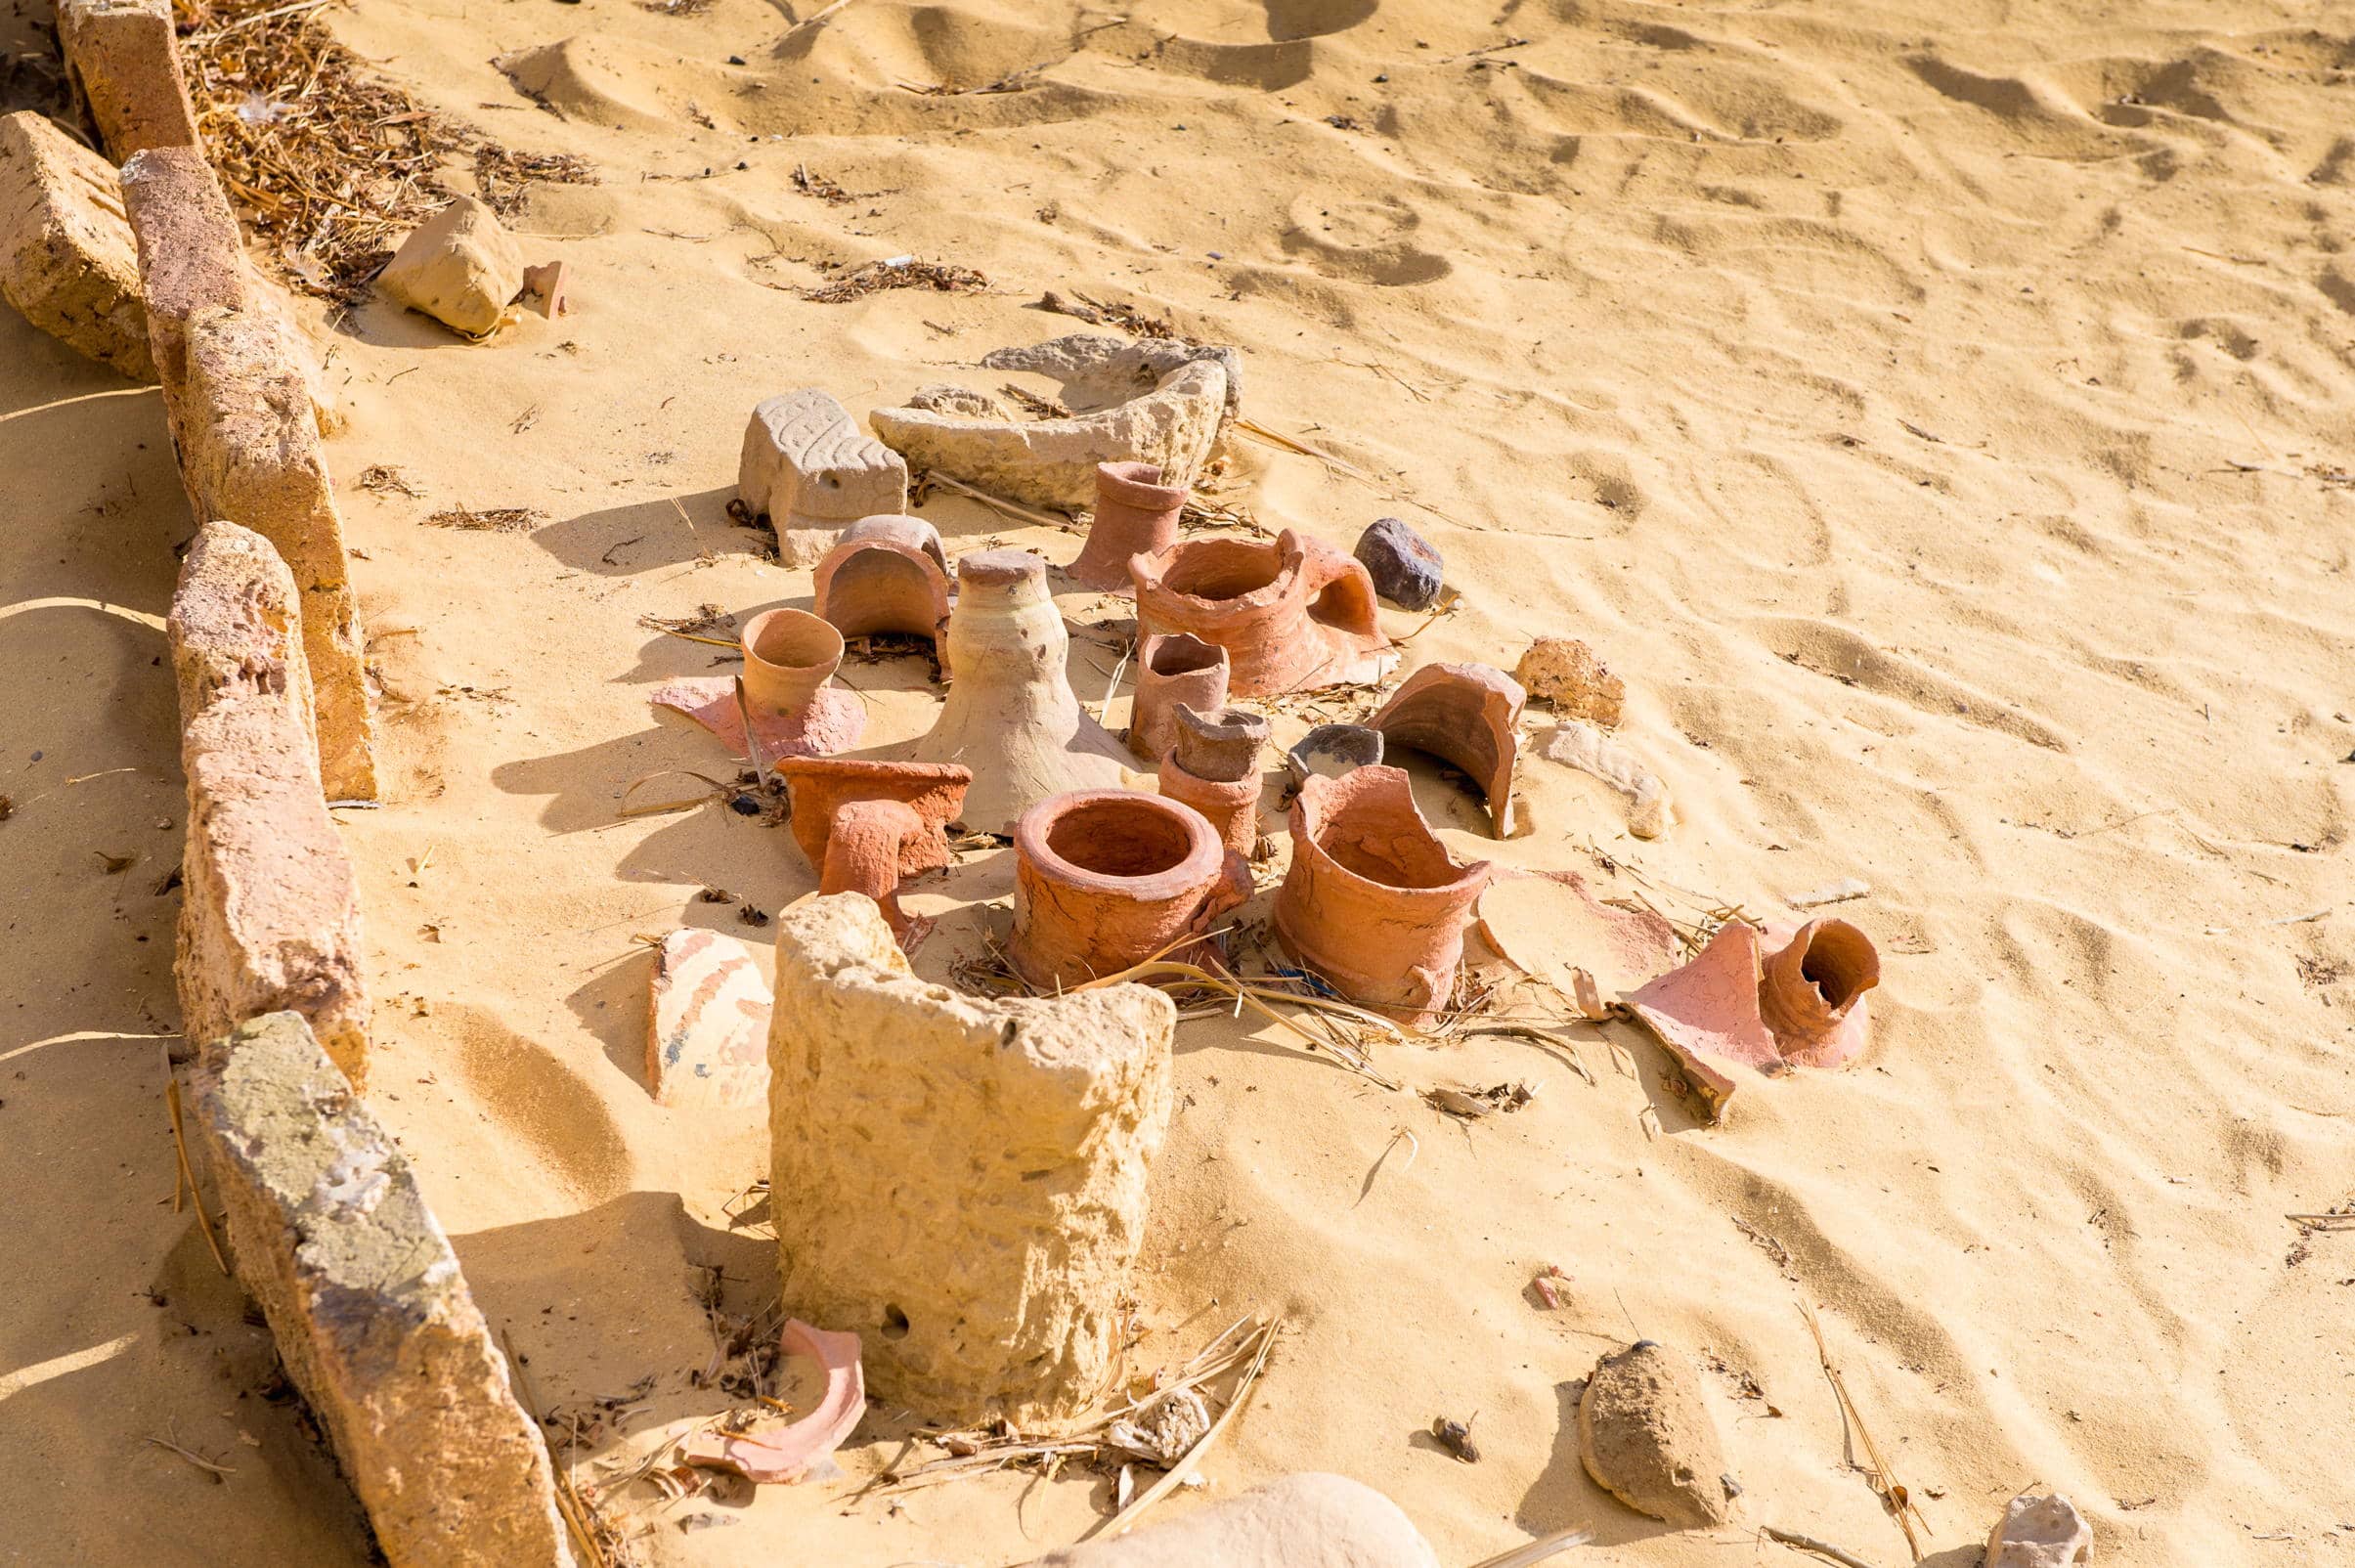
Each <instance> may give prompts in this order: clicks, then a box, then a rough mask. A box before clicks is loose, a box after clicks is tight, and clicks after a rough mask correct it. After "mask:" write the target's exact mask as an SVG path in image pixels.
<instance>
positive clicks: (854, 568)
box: [811, 513, 949, 643]
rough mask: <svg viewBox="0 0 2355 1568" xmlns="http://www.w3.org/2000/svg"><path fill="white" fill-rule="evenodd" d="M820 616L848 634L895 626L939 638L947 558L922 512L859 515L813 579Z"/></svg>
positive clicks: (945, 610)
mask: <svg viewBox="0 0 2355 1568" xmlns="http://www.w3.org/2000/svg"><path fill="white" fill-rule="evenodd" d="M811 581H812V585H813V587H814V588H815V591H816V594H817V603H816V605H815V610H816V613H817V616H818V618H819V619H820V620H822V621H825V622H827V623H829V624H830V625H832V626H833V628H834V629H835V630H836V631H837V632H841V633H842V634H843V635H844V636H846V637H864V636H872V635H873V634H875V633H876V632H905V633H907V634H909V635H911V636H918V637H926V638H929V639H931V640H932V641H934V642H936V643H937V642H938V641H939V639H940V627H941V624H942V623H943V622H945V621H947V619H948V604H949V593H948V557H947V556H946V555H944V554H942V553H941V551H940V536H939V534H938V531H936V530H935V529H934V527H933V525H932V524H930V523H928V522H926V521H925V520H924V519H923V518H921V517H907V516H901V515H898V514H896V513H885V514H882V515H879V516H875V517H862V518H860V519H859V520H858V521H857V522H855V523H852V524H851V525H850V527H849V528H847V529H845V530H843V537H842V540H841V542H840V543H839V544H836V545H835V546H834V548H832V549H830V550H828V551H827V552H826V558H825V559H824V560H822V561H820V562H818V563H817V572H816V574H815V576H814V577H813V578H812V580H811Z"/></svg>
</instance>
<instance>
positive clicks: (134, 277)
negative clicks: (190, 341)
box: [0, 110, 155, 381]
mask: <svg viewBox="0 0 2355 1568" xmlns="http://www.w3.org/2000/svg"><path fill="white" fill-rule="evenodd" d="M0 297H5V298H6V299H7V300H8V302H9V303H10V304H11V305H14V306H16V307H17V309H18V310H19V311H20V312H22V314H23V317H24V319H25V320H26V321H28V322H30V323H32V324H33V325H34V326H35V327H39V328H40V329H41V330H42V331H44V332H47V333H48V334H49V335H50V336H52V337H54V338H56V339H58V340H59V341H60V342H62V343H64V344H65V345H66V346H67V347H68V348H71V349H74V350H76V351H78V352H80V353H83V354H87V355H88V356H89V357H90V358H92V359H94V360H96V361H98V362H99V363H100V364H102V365H108V366H111V367H113V368H114V369H115V370H120V371H121V372H122V373H123V374H125V375H127V376H130V377H132V378H133V379H134V380H140V381H153V379H155V366H154V362H153V360H151V359H150V358H149V357H148V316H147V307H146V305H145V304H144V303H142V302H141V300H140V297H139V246H138V243H137V241H135V240H132V238H131V225H130V223H129V221H128V220H126V219H125V218H124V217H123V211H122V191H121V188H120V186H119V185H118V184H117V183H116V181H115V178H114V170H113V169H112V168H111V167H110V166H109V164H108V162H107V160H106V159H105V158H102V157H100V156H99V155H98V154H97V153H95V152H91V151H90V150H89V149H88V148H86V147H84V146H82V145H81V144H80V143H79V142H76V141H74V140H73V139H72V138H71V137H69V136H67V135H66V134H65V132H63V131H61V130H59V129H58V128H57V126H55V125H54V124H52V123H50V121H48V120H47V119H44V118H43V117H42V116H40V115H38V114H35V113H33V112H31V111H30V110H23V111H21V112H18V113H15V114H0Z"/></svg>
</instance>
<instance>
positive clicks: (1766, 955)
mask: <svg viewBox="0 0 2355 1568" xmlns="http://www.w3.org/2000/svg"><path fill="white" fill-rule="evenodd" d="M1785 929H1786V930H1787V928H1785ZM1880 982H1881V959H1880V955H1879V954H1878V953H1876V952H1875V951H1874V950H1873V944H1872V939H1871V938H1870V937H1868V936H1865V935H1864V933H1863V932H1861V931H1859V930H1857V929H1856V928H1855V927H1853V926H1852V925H1850V924H1849V923H1848V922H1847V921H1845V920H1810V921H1809V922H1808V923H1807V924H1806V925H1804V926H1802V927H1800V928H1799V929H1798V930H1797V931H1796V932H1790V933H1789V934H1788V936H1787V937H1786V936H1782V935H1780V934H1779V933H1777V932H1775V931H1768V932H1766V933H1761V932H1760V931H1759V929H1758V928H1757V927H1756V926H1753V925H1750V924H1749V923H1747V922H1746V921H1739V920H1736V921H1730V922H1728V923H1727V924H1726V925H1725V926H1723V928H1722V929H1720V931H1719V932H1718V934H1717V936H1715V937H1713V938H1711V940H1710V943H1709V945H1708V946H1707V947H1705V948H1703V949H1702V950H1701V956H1700V957H1698V958H1696V959H1694V960H1693V961H1692V962H1691V963H1689V964H1686V965H1684V966H1683V967H1682V968H1681V969H1676V970H1672V971H1670V972H1669V973H1668V974H1666V975H1663V976H1661V977H1660V978H1659V979H1658V980H1653V981H1651V982H1650V983H1649V984H1647V985H1645V986H1643V987H1642V988H1641V989H1639V990H1637V991H1635V993H1634V994H1633V995H1631V996H1629V997H1628V999H1627V1000H1628V1005H1629V1006H1630V1007H1631V1008H1633V1009H1634V1010H1635V1016H1636V1018H1638V1019H1640V1020H1641V1021H1642V1022H1643V1024H1645V1026H1646V1027H1648V1028H1650V1029H1651V1031H1652V1032H1653V1033H1654V1034H1657V1035H1659V1036H1660V1039H1661V1041H1662V1043H1664V1044H1665V1045H1667V1047H1668V1048H1669V1050H1670V1051H1671V1052H1673V1053H1674V1054H1675V1055H1676V1057H1677V1060H1678V1061H1679V1062H1681V1063H1683V1064H1684V1066H1685V1067H1686V1068H1687V1069H1688V1070H1689V1072H1690V1075H1691V1078H1692V1081H1693V1084H1694V1086H1695V1087H1696V1088H1698V1089H1699V1090H1700V1091H1701V1096H1702V1099H1703V1100H1704V1101H1705V1102H1706V1103H1707V1104H1708V1107H1709V1111H1710V1116H1711V1119H1713V1120H1714V1119H1715V1118H1716V1117H1717V1115H1718V1114H1719V1113H1720V1112H1721V1111H1723V1107H1724V1103H1725V1101H1726V1100H1728V1099H1729V1098H1731V1096H1732V1094H1733V1091H1734V1089H1735V1087H1736V1086H1737V1080H1736V1078H1735V1077H1734V1075H1733V1068H1735V1067H1751V1068H1755V1069H1756V1070H1758V1071H1760V1072H1763V1073H1766V1074H1767V1075H1768V1076H1775V1075H1778V1074H1780V1073H1783V1072H1787V1071H1789V1070H1790V1069H1791V1068H1792V1067H1845V1066H1846V1065H1847V1064H1848V1063H1849V1062H1851V1061H1852V1060H1853V1059H1854V1058H1855V1056H1856V1054H1857V1053H1858V1052H1860V1051H1862V1050H1863V1049H1864V1042H1865V1033H1866V1027H1867V1015H1866V1010H1865V1002H1864V993H1865V992H1866V991H1869V990H1871V989H1872V988H1873V987H1874V986H1875V985H1878V984H1879V983H1880Z"/></svg>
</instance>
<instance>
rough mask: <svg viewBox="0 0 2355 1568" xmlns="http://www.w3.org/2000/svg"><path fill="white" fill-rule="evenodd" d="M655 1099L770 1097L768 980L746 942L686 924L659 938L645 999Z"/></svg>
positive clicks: (707, 1104)
mask: <svg viewBox="0 0 2355 1568" xmlns="http://www.w3.org/2000/svg"><path fill="white" fill-rule="evenodd" d="M648 1000H649V1001H650V1003H651V1006H650V1007H649V1009H648V1016H647V1031H646V1088H647V1091H648V1092H649V1093H651V1094H652V1095H653V1096H654V1101H655V1104H657V1105H664V1106H685V1107H689V1108H691V1109H694V1110H699V1111H700V1110H728V1109H731V1108H734V1107H740V1106H758V1105H763V1104H766V1103H767V1100H768V1008H769V1000H770V999H769V992H768V981H767V980H765V979H764V978H763V976H762V974H761V966H760V965H759V964H757V963H755V962H754V961H753V957H752V955H751V954H750V953H748V952H746V951H745V950H744V944H743V943H742V942H740V941H737V940H735V939H734V938H732V937H728V936H720V934H719V933H718V932H716V931H704V930H702V929H701V928H699V927H690V928H688V929H687V930H685V931H675V932H673V933H671V935H669V936H665V937H664V938H663V944H662V946H661V947H659V948H657V949H656V950H655V954H654V986H653V995H652V996H651V997H650V998H649V999H648Z"/></svg>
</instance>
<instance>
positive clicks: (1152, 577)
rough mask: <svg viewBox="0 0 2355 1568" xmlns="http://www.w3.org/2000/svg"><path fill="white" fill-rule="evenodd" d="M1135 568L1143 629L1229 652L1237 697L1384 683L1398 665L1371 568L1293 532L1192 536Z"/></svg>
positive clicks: (1134, 563)
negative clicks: (1268, 537)
mask: <svg viewBox="0 0 2355 1568" xmlns="http://www.w3.org/2000/svg"><path fill="white" fill-rule="evenodd" d="M1128 571H1129V575H1130V576H1131V577H1132V578H1134V579H1135V580H1136V588H1137V625H1138V627H1139V628H1140V629H1142V630H1144V631H1147V632H1190V633H1192V634H1193V635H1195V636H1197V637H1199V638H1200V639H1201V640H1202V641H1204V642H1208V643H1213V644H1215V645H1216V646H1218V647H1221V648H1224V649H1226V650H1227V657H1228V659H1229V661H1230V663H1231V666H1232V668H1231V670H1230V671H1229V673H1228V676H1227V685H1228V688H1229V689H1230V690H1231V691H1232V692H1233V693H1234V694H1235V695H1236V696H1238V697H1273V696H1281V695H1284V694H1285V693H1287V692H1293V691H1304V690H1309V689H1312V688H1314V687H1318V686H1331V685H1338V684H1340V683H1342V682H1344V681H1364V680H1378V679H1380V678H1381V677H1382V676H1383V675H1387V674H1389V673H1390V671H1392V670H1394V669H1396V668H1397V666H1398V650H1397V649H1396V648H1394V647H1392V646H1391V645H1390V639H1389V638H1388V637H1386V636H1384V635H1382V629H1381V623H1380V622H1379V621H1378V620H1377V619H1376V616H1375V609H1374V579H1372V578H1371V577H1369V576H1367V575H1366V568H1365V567H1363V566H1361V565H1359V564H1358V563H1357V562H1356V561H1353V560H1351V559H1350V558H1349V557H1348V556H1346V555H1344V554H1342V553H1341V552H1340V551H1339V550H1336V549H1334V548H1333V547H1332V546H1331V545H1330V544H1321V543H1319V542H1318V541H1316V540H1313V539H1308V538H1305V537H1303V536H1302V535H1300V534H1298V533H1296V532H1294V531H1293V530H1291V529H1288V528H1287V529H1286V530H1285V531H1284V532H1283V533H1281V534H1279V535H1278V536H1276V539H1275V540H1274V542H1272V543H1269V542H1265V541H1261V540H1252V539H1193V540H1184V541H1181V542H1179V543H1178V544H1172V545H1170V546H1169V548H1167V549H1165V550H1157V551H1156V552H1155V553H1153V554H1151V555H1139V556H1136V557H1134V558H1133V559H1131V560H1130V561H1129V563H1128Z"/></svg>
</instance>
